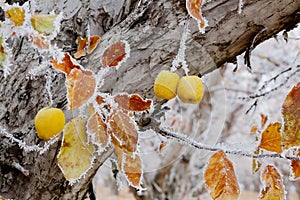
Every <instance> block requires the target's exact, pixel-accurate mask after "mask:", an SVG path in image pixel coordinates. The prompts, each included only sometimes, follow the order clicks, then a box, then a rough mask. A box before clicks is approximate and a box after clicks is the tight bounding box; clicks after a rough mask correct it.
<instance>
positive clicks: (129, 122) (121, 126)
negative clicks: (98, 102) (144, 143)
mask: <svg viewBox="0 0 300 200" xmlns="http://www.w3.org/2000/svg"><path fill="white" fill-rule="evenodd" d="M109 125H110V131H111V137H112V142H113V143H114V145H115V146H118V147H120V148H121V149H122V150H124V151H127V152H136V150H137V145H138V131H137V130H136V126H135V122H134V120H133V119H132V118H131V117H129V115H128V114H127V113H124V112H123V111H122V110H114V111H113V113H112V114H111V116H110V117H109Z"/></svg>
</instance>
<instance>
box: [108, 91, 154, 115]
mask: <svg viewBox="0 0 300 200" xmlns="http://www.w3.org/2000/svg"><path fill="white" fill-rule="evenodd" d="M114 100H115V102H116V103H118V106H119V107H120V108H123V109H125V110H129V111H145V110H149V109H150V107H151V104H152V100H150V99H147V100H143V99H142V97H140V96H139V95H138V94H131V95H128V94H117V95H116V96H115V97H114Z"/></svg>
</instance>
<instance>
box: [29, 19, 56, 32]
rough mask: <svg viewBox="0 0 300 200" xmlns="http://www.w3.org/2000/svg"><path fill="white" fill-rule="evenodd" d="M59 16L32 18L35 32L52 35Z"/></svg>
mask: <svg viewBox="0 0 300 200" xmlns="http://www.w3.org/2000/svg"><path fill="white" fill-rule="evenodd" d="M57 17H58V15H40V14H34V15H32V16H31V19H30V20H31V24H32V27H33V28H34V30H36V31H38V32H39V33H40V34H43V35H46V36H48V35H51V34H52V33H53V32H54V31H55V21H56V19H57Z"/></svg>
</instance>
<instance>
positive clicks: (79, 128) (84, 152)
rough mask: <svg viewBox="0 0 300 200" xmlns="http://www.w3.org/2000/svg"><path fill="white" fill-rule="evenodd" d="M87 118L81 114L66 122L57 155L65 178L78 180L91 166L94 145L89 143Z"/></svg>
mask: <svg viewBox="0 0 300 200" xmlns="http://www.w3.org/2000/svg"><path fill="white" fill-rule="evenodd" d="M85 123H86V121H85V119H84V118H83V117H81V116H79V117H77V118H75V119H72V120H71V121H70V122H69V123H68V124H66V126H65V129H64V134H63V141H62V146H61V147H60V152H59V154H58V156H57V160H58V165H59V167H60V169H61V171H62V172H63V174H64V176H65V178H66V179H67V180H69V181H76V180H78V179H79V178H81V176H82V175H83V174H85V173H86V172H87V170H88V169H89V168H90V167H91V165H92V162H93V153H94V146H93V145H92V144H88V140H87V134H86V127H85Z"/></svg>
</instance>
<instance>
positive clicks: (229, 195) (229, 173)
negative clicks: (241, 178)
mask: <svg viewBox="0 0 300 200" xmlns="http://www.w3.org/2000/svg"><path fill="white" fill-rule="evenodd" d="M204 180H205V184H206V187H207V189H208V190H209V191H210V196H211V197H212V198H213V199H215V200H234V199H237V198H238V196H239V194H240V189H239V185H238V181H237V178H236V175H235V172H234V168H233V165H232V163H231V161H230V160H229V159H228V158H227V156H226V154H225V153H224V152H223V151H222V150H219V151H217V152H216V153H214V154H213V155H212V156H211V157H210V159H209V162H208V164H207V167H206V169H205V172H204Z"/></svg>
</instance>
